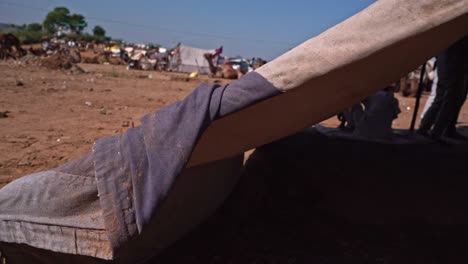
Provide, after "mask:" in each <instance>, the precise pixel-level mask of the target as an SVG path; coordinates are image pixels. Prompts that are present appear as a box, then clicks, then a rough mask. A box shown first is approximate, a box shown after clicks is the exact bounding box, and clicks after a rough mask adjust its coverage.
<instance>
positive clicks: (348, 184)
mask: <svg viewBox="0 0 468 264" xmlns="http://www.w3.org/2000/svg"><path fill="white" fill-rule="evenodd" d="M462 129H463V130H465V129H466V127H465V128H462ZM467 154H468V145H467V144H459V145H442V144H437V143H429V144H400V145H392V144H378V143H369V142H359V141H352V140H342V139H330V138H327V137H325V136H323V135H321V134H319V133H317V132H316V131H315V130H314V129H309V130H307V131H304V132H303V133H299V134H297V135H294V136H291V137H289V138H286V139H283V140H280V141H277V142H274V143H271V144H269V145H266V146H263V147H261V148H259V149H257V150H256V151H255V153H254V154H253V155H252V156H251V157H250V159H249V160H248V162H247V164H246V167H245V171H244V174H243V177H242V180H241V182H240V183H239V186H238V188H237V190H236V191H235V192H234V193H233V195H232V196H231V198H230V199H229V200H228V201H227V202H226V203H225V204H224V206H223V207H222V208H221V209H220V210H218V212H217V213H216V214H215V215H214V216H212V217H211V218H209V219H208V220H207V221H206V222H205V223H204V224H203V225H201V226H200V227H199V228H197V229H196V230H194V231H193V232H191V233H190V234H189V235H187V236H185V237H184V238H183V239H181V240H180V241H179V242H177V243H176V244H175V245H173V246H172V247H171V248H169V249H168V250H166V251H164V252H163V254H162V255H160V256H158V257H157V258H155V259H154V260H152V261H151V262H150V263H399V264H400V263H413V264H414V263H466V262H467V261H468V251H467V248H468V228H467V227H468V204H467V201H468V192H467V191H466V188H467V186H468V185H467V184H468V179H467V176H468V166H467V164H468V163H467V157H468V155H467Z"/></svg>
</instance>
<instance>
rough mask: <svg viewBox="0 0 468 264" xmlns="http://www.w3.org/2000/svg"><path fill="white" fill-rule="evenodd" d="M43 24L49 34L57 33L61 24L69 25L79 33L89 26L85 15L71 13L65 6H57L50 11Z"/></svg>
mask: <svg viewBox="0 0 468 264" xmlns="http://www.w3.org/2000/svg"><path fill="white" fill-rule="evenodd" d="M42 25H43V27H44V29H45V30H46V32H47V33H49V34H54V33H56V32H57V29H58V27H59V26H68V27H70V29H71V30H72V31H74V32H77V33H81V31H83V29H84V28H86V26H88V24H87V23H86V21H85V17H84V16H83V15H81V14H70V10H68V8H66V7H63V6H61V7H56V8H54V10H52V11H51V12H49V13H48V14H47V16H46V18H45V19H44V22H43V23H42Z"/></svg>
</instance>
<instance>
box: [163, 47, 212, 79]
mask: <svg viewBox="0 0 468 264" xmlns="http://www.w3.org/2000/svg"><path fill="white" fill-rule="evenodd" d="M205 53H214V49H210V50H209V49H199V48H194V47H190V46H186V45H180V47H179V53H178V55H175V56H174V57H173V58H172V60H171V69H172V70H173V71H178V72H199V73H210V69H209V67H208V62H207V60H206V59H205V57H203V54H205Z"/></svg>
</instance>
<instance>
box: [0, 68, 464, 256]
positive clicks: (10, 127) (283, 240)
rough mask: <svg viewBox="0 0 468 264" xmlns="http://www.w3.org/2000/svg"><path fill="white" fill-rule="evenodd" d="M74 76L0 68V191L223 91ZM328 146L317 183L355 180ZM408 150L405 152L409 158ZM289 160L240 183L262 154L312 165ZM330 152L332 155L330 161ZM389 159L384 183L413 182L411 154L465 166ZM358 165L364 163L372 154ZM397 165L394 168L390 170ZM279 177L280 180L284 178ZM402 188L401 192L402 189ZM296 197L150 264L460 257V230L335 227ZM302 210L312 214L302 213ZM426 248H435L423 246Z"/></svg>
mask: <svg viewBox="0 0 468 264" xmlns="http://www.w3.org/2000/svg"><path fill="white" fill-rule="evenodd" d="M80 67H82V68H83V69H84V70H85V71H86V72H85V73H80V74H76V73H70V72H69V71H59V70H57V71H52V70H47V69H45V68H41V67H36V66H28V65H20V64H15V63H13V62H11V61H9V62H0V77H1V78H0V94H1V96H0V112H4V111H9V113H8V117H7V118H0V188H1V187H3V186H4V185H6V184H7V183H9V182H10V181H12V180H14V179H16V178H18V177H21V176H23V175H27V174H30V173H33V172H37V171H41V170H46V169H50V168H54V167H57V166H59V165H61V164H63V163H65V162H66V161H68V160H72V159H75V158H77V157H79V156H81V155H83V154H85V153H87V152H89V151H90V149H91V146H92V144H93V142H94V141H95V140H96V139H98V138H101V137H105V136H110V135H113V134H116V133H122V132H124V131H125V130H126V129H128V128H129V127H131V126H137V125H139V123H140V121H139V120H140V118H141V117H142V116H143V115H144V114H146V113H148V112H151V111H154V110H157V109H159V108H161V107H163V106H165V105H167V104H170V103H172V102H174V101H176V100H179V99H182V98H184V97H185V96H186V95H187V94H188V93H190V92H191V91H192V90H193V89H194V88H195V87H196V86H198V84H199V83H201V82H213V81H219V82H220V83H221V84H223V83H227V81H224V80H215V79H209V78H208V77H207V76H200V77H198V78H195V79H187V78H186V75H184V74H176V73H165V72H162V73H161V72H153V71H151V72H149V71H128V70H126V68H125V66H112V65H91V64H82V65H80ZM426 98H427V94H425V95H424V96H423V99H422V102H421V103H422V104H421V107H420V110H421V109H422V108H423V106H424V102H425V100H426ZM398 99H399V100H400V108H401V110H402V113H401V114H400V116H399V118H398V119H397V120H395V121H394V127H395V128H402V129H406V128H408V127H409V125H410V121H411V116H412V113H413V107H414V103H415V99H414V98H403V97H400V96H398ZM459 121H460V126H462V127H464V130H463V132H464V133H465V134H468V133H467V132H468V130H467V129H466V126H467V124H468V104H465V106H464V108H463V111H462V113H461V115H460V118H459ZM322 124H324V125H326V126H334V127H336V126H337V125H338V120H337V119H336V118H331V119H329V120H326V121H324V122H322ZM329 143H330V145H326V144H325V143H323V144H325V145H323V144H322V145H320V147H321V148H322V149H323V150H324V151H325V152H324V153H328V155H325V156H322V157H321V158H320V159H318V162H319V163H320V164H321V169H320V170H319V171H318V173H319V174H324V175H328V174H327V173H329V172H334V173H335V174H333V175H343V174H346V170H347V169H349V168H354V170H355V171H358V170H359V168H358V167H356V165H355V164H354V163H353V162H356V161H359V160H358V159H355V160H353V161H352V162H351V161H349V162H338V163H339V164H340V166H336V162H337V161H339V160H340V159H342V160H345V159H346V158H347V157H350V156H352V155H349V154H347V153H348V152H346V151H347V150H346V149H345V148H344V149H342V148H343V146H348V147H349V148H350V149H349V151H350V152H349V153H351V154H352V153H355V152H356V149H360V148H362V146H355V145H352V144H351V145H350V144H346V143H345V144H344V145H343V142H329ZM273 145H274V144H273ZM431 146H432V145H431ZM312 147H317V146H316V145H313V146H312ZM417 148H418V147H416V148H415V147H412V148H410V150H412V149H417ZM266 149H267V150H268V149H271V147H270V148H269V147H266ZM362 149H364V148H362ZM368 149H369V150H370V151H371V152H373V151H376V150H378V149H380V146H375V145H372V144H371V145H369V148H368ZM278 150H280V153H279V154H278ZM289 150H291V148H290V145H288V147H285V145H284V144H283V145H282V144H280V147H279V148H275V151H273V152H269V151H266V152H265V150H262V149H260V150H258V151H257V152H256V154H254V155H253V157H254V158H252V159H251V160H250V161H249V162H250V163H251V164H253V165H250V166H251V167H252V166H253V169H251V172H250V173H252V171H253V172H255V171H258V170H262V169H261V168H264V167H265V164H266V163H262V162H261V161H262V159H264V158H261V157H262V156H261V153H262V151H263V153H267V156H266V157H267V159H277V162H276V164H279V163H283V162H284V161H285V160H287V161H288V162H289V163H288V164H290V165H291V166H292V167H296V172H297V170H300V168H299V167H300V166H299V167H298V166H297V164H296V165H294V163H293V161H292V160H291V159H292V158H293V159H296V158H297V159H299V160H300V159H305V158H304V157H309V158H312V159H315V156H314V155H312V154H309V156H307V155H306V154H304V153H303V150H301V151H302V152H301V151H298V150H297V149H295V150H296V151H298V152H296V154H295V155H292V156H289V158H288V155H286V154H285V153H287V151H289ZM332 150H336V151H337V152H336V153H340V155H336V157H335V156H334V153H333V152H332ZM353 151H354V152H353ZM362 151H363V150H362ZM399 151H400V152H398V151H397V152H398V153H400V154H401V155H402V153H406V154H405V155H406V156H401V155H400V154H399V155H400V156H398V155H396V154H395V153H397V152H395V151H394V150H388V149H387V152H385V151H382V152H379V153H380V154H382V155H383V157H387V154H388V153H393V154H392V155H393V156H392V155H390V156H389V157H387V158H388V160H389V161H392V160H393V161H395V162H390V163H389V164H387V163H381V162H375V166H371V168H372V169H375V170H379V168H385V170H386V171H387V174H388V176H389V177H391V175H392V173H393V174H398V173H399V172H401V171H406V172H408V173H407V174H404V173H403V174H401V176H405V175H409V174H414V173H415V172H420V171H419V169H418V167H417V166H413V167H411V168H406V166H407V164H413V163H412V162H411V159H412V158H413V156H412V155H413V154H414V155H416V157H417V159H415V163H416V162H431V159H426V156H425V153H432V154H434V153H436V154H437V153H439V154H437V155H435V156H437V157H440V155H442V154H443V155H444V156H443V157H445V158H443V160H444V162H449V161H450V160H455V161H460V162H461V164H466V159H465V160H464V161H463V159H464V157H466V155H465V154H466V153H468V152H467V151H466V148H457V150H456V151H455V152H453V151H451V150H450V151H449V150H448V149H447V148H445V149H444V150H442V151H439V149H435V150H434V149H433V148H432V147H424V148H419V152H418V153H412V154H409V153H410V152H411V151H409V150H408V149H401V150H399ZM250 153H252V152H250ZM297 153H299V154H297ZM301 153H302V154H301ZM359 153H360V154H362V153H361V152H359ZM421 153H422V154H421ZM444 153H445V154H444ZM447 153H452V154H447ZM453 153H455V154H453ZM446 154H447V155H446ZM311 155H312V156H311ZM366 155H368V156H367V157H368V158H369V157H372V154H366ZM427 155H429V154H427ZM451 155H452V156H451ZM463 155H464V156H463ZM255 157H256V158H255ZM398 157H400V162H397V161H396V160H398ZM335 159H336V160H335ZM259 160H260V162H259ZM255 161H257V162H255ZM408 162H409V163H408ZM268 164H272V163H268ZM444 164H445V163H444ZM447 164H448V163H447ZM379 166H381V167H379ZM382 166H383V167H382ZM385 166H386V167H385ZM303 169H304V170H310V169H311V168H303ZM278 170H280V168H278ZM453 170H454V171H453V174H454V175H458V176H460V175H462V176H466V174H467V170H466V169H464V168H460V167H459V166H453ZM374 172H375V171H374ZM264 173H268V172H264ZM285 173H286V174H287V175H288V172H285ZM424 173H429V174H431V175H433V176H434V175H435V176H434V177H436V176H437V175H444V173H448V172H442V171H441V170H440V167H428V168H427V169H426V171H425V172H424ZM424 173H423V175H424ZM299 174H300V173H299ZM330 175H331V174H330ZM363 175H368V176H369V175H373V171H372V170H368V171H367V173H364V174H363ZM449 175H450V174H449ZM402 182H403V184H404V183H405V181H404V180H403V181H402ZM315 183H316V182H315ZM270 185H272V186H273V187H271V188H270V189H271V190H276V189H278V187H275V186H277V185H275V183H274V182H273V183H270ZM304 186H308V185H307V184H305V185H304ZM267 189H268V188H267ZM299 189H301V188H299ZM271 193H273V194H271ZM279 193H280V194H279ZM304 193H308V192H307V191H304V190H302V191H301V190H299V191H298V190H296V188H291V191H290V192H289V191H288V192H287V195H286V196H284V193H281V192H280V191H279V192H278V191H273V192H271V191H270V195H267V197H269V198H265V199H266V200H268V201H269V202H264V201H263V200H265V199H263V198H262V199H263V200H262V201H263V202H260V203H259V205H258V208H256V209H255V210H254V212H250V213H249V214H250V217H248V220H239V221H238V219H237V218H238V217H239V216H238V215H236V216H235V217H232V215H231V214H230V213H228V214H226V213H223V212H224V211H223V210H221V212H220V213H218V214H217V215H215V216H213V217H212V218H210V219H209V220H208V221H207V223H205V224H204V225H202V226H201V227H200V228H198V229H197V230H195V231H194V232H193V233H192V234H190V235H189V236H187V237H186V238H185V239H183V240H181V241H180V242H178V243H177V244H176V245H175V246H174V247H172V248H170V249H169V250H168V251H167V252H165V253H164V254H163V255H162V256H160V257H159V258H157V259H156V260H155V262H158V263H291V264H292V263H457V262H453V261H452V260H458V259H459V258H458V257H460V256H463V254H464V253H463V252H464V251H463V248H465V249H466V246H468V235H467V234H468V232H467V231H466V228H465V227H463V228H459V227H457V228H455V229H454V227H453V226H448V227H447V226H444V227H443V228H441V227H440V226H437V227H434V226H431V227H430V228H428V229H427V228H426V229H425V228H424V225H419V224H418V225H417V227H414V225H413V226H412V225H406V226H404V227H403V228H402V229H401V228H399V229H395V227H394V226H392V227H391V228H387V227H385V228H382V227H375V226H372V225H371V226H369V225H363V224H360V223H359V221H358V223H357V224H356V223H355V222H353V221H348V220H343V219H346V217H345V218H341V217H338V216H337V215H339V214H338V213H336V212H330V210H324V209H323V207H314V206H312V204H315V202H312V203H310V204H308V203H304V199H302V196H301V195H305V194H304ZM343 193H346V192H341V194H343ZM347 194H348V195H352V194H350V193H347ZM306 196H307V197H308V198H307V199H306V200H313V201H315V200H316V198H317V197H316V196H314V195H310V194H306ZM298 197H299V198H298ZM367 198H369V197H367ZM362 199H364V198H362ZM369 199H372V198H369ZM241 200H242V199H241ZM298 201H301V202H298ZM465 201H466V199H465ZM271 204H275V206H271ZM401 204H404V202H402V203H401ZM343 207H346V206H343ZM228 208H229V207H228ZM311 208H315V209H314V210H312V211H310V209H311ZM224 210H226V209H224ZM227 211H230V210H229V209H228V210H227ZM241 211H242V210H241ZM305 211H308V213H304V212H305ZM345 211H346V210H345ZM241 215H242V214H241ZM384 215H385V214H383V216H384ZM240 218H242V219H244V218H243V217H240ZM233 219H234V220H233ZM298 219H300V220H298ZM395 230H398V231H395ZM402 230H403V231H402ZM428 230H429V231H428ZM431 239H432V240H433V241H435V242H434V243H429V242H428V241H429V240H431ZM441 247H442V248H443V251H442V253H440V254H439V253H434V252H435V251H433V249H434V248H439V249H440V248H441ZM402 252H403V253H402ZM432 253H433V254H435V255H431V254H432ZM465 255H466V254H465ZM465 257H466V256H465ZM447 260H451V261H449V262H446V261H447Z"/></svg>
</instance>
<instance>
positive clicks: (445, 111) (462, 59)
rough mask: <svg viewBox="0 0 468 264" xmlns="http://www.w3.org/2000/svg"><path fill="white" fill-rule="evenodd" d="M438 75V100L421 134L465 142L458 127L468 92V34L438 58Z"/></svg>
mask: <svg viewBox="0 0 468 264" xmlns="http://www.w3.org/2000/svg"><path fill="white" fill-rule="evenodd" d="M437 75H438V81H437V90H436V97H435V99H434V102H433V103H432V105H431V106H430V107H429V109H428V110H427V112H426V113H425V114H424V117H423V119H422V120H421V124H420V127H419V129H418V133H420V134H421V135H424V136H429V137H431V138H433V139H435V140H439V139H440V138H441V137H442V136H445V137H448V138H452V139H456V140H466V139H467V138H466V137H465V136H463V135H461V134H460V133H458V132H457V130H456V126H455V125H456V123H457V119H458V115H459V113H460V110H461V108H462V106H463V103H464V102H465V99H466V96H467V92H468V35H467V36H465V37H463V38H462V39H460V40H459V41H457V42H455V43H454V44H452V45H451V46H450V47H448V48H447V49H446V50H444V51H443V52H442V53H441V54H439V56H437Z"/></svg>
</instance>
